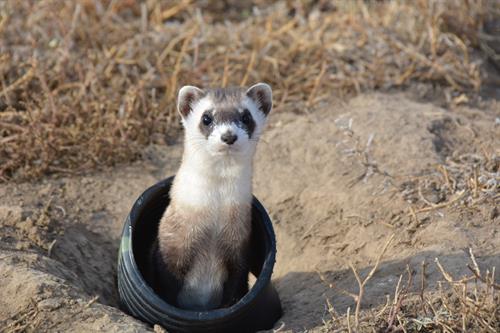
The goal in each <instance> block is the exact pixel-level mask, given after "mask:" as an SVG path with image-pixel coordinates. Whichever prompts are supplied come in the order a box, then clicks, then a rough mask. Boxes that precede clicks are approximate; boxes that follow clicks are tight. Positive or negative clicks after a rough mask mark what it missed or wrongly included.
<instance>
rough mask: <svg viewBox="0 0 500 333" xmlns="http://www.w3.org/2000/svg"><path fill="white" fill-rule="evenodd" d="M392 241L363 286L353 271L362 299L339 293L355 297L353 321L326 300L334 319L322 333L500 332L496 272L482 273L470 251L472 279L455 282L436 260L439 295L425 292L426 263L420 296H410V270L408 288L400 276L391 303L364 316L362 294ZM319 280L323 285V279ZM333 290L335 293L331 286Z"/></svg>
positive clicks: (417, 293)
mask: <svg viewBox="0 0 500 333" xmlns="http://www.w3.org/2000/svg"><path fill="white" fill-rule="evenodd" d="M391 240H392V237H391V238H390V239H389V241H388V242H387V243H386V245H385V246H384V249H383V250H382V251H381V254H380V256H379V258H378V259H377V263H376V264H375V266H374V267H373V269H372V270H371V271H370V272H369V274H368V275H367V276H366V277H365V278H364V279H363V280H362V279H360V278H359V274H358V272H357V270H356V269H355V268H354V266H352V265H351V268H352V270H353V273H354V276H355V278H356V280H357V281H358V284H359V292H358V294H357V295H356V294H352V293H349V292H346V291H344V290H340V292H341V293H343V294H347V295H350V296H352V297H353V300H354V302H355V306H354V308H355V311H354V315H353V313H352V312H351V308H348V309H347V311H346V313H345V314H339V313H338V312H337V311H336V310H335V308H334V307H333V305H332V303H331V302H330V301H329V300H327V305H328V311H329V314H330V318H329V319H328V320H326V321H325V324H324V327H323V328H322V330H323V331H325V332H349V333H350V332H385V333H394V332H423V333H426V332H450V333H454V332H463V333H464V332H491V333H495V332H498V331H499V329H500V284H498V283H497V282H496V281H495V267H493V268H492V269H491V270H486V271H481V270H480V268H479V265H478V264H477V261H476V258H475V256H474V253H473V252H472V250H471V249H469V255H470V261H471V263H470V264H469V265H467V267H468V268H469V270H470V272H471V273H470V274H469V275H468V276H464V277H462V278H460V279H457V278H454V277H452V275H451V274H450V273H449V272H447V271H446V269H445V268H444V267H443V266H442V265H441V263H440V261H439V259H438V258H436V259H435V264H436V266H437V267H438V269H439V271H440V272H441V274H442V277H443V281H439V282H438V286H439V288H438V291H427V290H426V286H427V284H428V283H427V281H426V273H425V272H426V265H427V264H426V263H422V269H421V276H420V281H419V285H420V288H419V289H420V290H418V291H411V288H412V285H413V279H414V272H413V271H412V270H411V269H410V267H408V266H407V270H406V283H405V282H402V281H403V275H404V274H402V275H401V276H400V277H399V280H398V283H397V285H396V287H395V290H394V295H393V296H392V297H391V296H388V297H387V302H386V304H385V305H383V306H381V307H379V308H377V309H370V310H365V311H360V310H359V309H360V308H361V305H362V301H363V297H362V296H363V293H364V290H365V287H366V284H367V282H368V281H369V280H370V279H371V277H372V276H373V275H374V274H375V273H376V270H377V268H378V264H379V262H380V259H381V258H382V256H383V254H384V253H385V250H386V249H387V246H388V244H389V243H390V241H391ZM320 277H321V278H322V279H323V281H325V278H324V277H323V276H321V274H320ZM330 287H332V288H335V286H334V285H333V284H330Z"/></svg>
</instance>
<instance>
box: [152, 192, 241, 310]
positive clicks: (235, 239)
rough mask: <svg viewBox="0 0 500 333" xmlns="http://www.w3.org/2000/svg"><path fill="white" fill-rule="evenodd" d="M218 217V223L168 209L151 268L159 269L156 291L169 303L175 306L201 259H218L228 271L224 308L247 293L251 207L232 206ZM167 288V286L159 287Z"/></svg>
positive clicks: (197, 214)
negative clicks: (189, 274)
mask: <svg viewBox="0 0 500 333" xmlns="http://www.w3.org/2000/svg"><path fill="white" fill-rule="evenodd" d="M217 215H218V216H219V218H217V219H215V218H214V217H213V216H211V215H210V213H209V212H206V211H202V210H200V211H193V208H192V207H189V208H187V207H179V206H178V205H177V204H176V203H175V202H174V201H173V202H171V203H170V205H169V206H168V208H167V211H166V212H165V214H164V216H163V218H162V219H161V221H160V226H159V230H158V243H157V245H156V246H155V247H154V248H153V251H152V253H151V256H152V258H151V259H152V261H153V262H152V263H151V264H152V267H156V268H157V270H156V272H153V274H154V275H156V278H155V282H156V283H155V285H156V290H157V291H158V292H159V293H160V295H161V296H163V297H164V298H165V299H166V300H167V301H168V302H169V303H171V304H174V305H176V302H177V300H176V296H177V294H178V292H179V291H180V289H181V288H182V285H183V281H184V279H185V277H186V274H187V273H188V272H189V269H190V268H191V265H192V263H193V261H194V260H195V259H200V257H202V258H201V259H202V260H205V259H206V260H210V258H213V256H214V255H215V257H216V258H217V261H219V264H220V267H221V269H225V272H224V273H225V275H226V276H227V278H226V282H225V284H224V291H223V299H222V304H221V305H222V306H229V305H231V304H233V303H234V302H236V301H237V300H238V299H239V298H241V297H242V296H243V295H244V294H245V293H246V292H247V291H248V285H247V277H248V270H249V268H248V266H249V263H248V245H249V240H250V233H251V206H250V205H248V206H229V207H226V208H225V209H224V211H221V212H218V214H217ZM203 258H205V259H203ZM212 260H213V259H212ZM242 281H243V282H244V284H243V282H242ZM164 284H168V286H164V287H162V286H160V285H164Z"/></svg>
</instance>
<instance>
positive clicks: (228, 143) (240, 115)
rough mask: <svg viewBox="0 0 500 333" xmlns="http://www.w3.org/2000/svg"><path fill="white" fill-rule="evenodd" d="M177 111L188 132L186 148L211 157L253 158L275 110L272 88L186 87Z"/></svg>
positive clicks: (180, 92)
mask: <svg viewBox="0 0 500 333" xmlns="http://www.w3.org/2000/svg"><path fill="white" fill-rule="evenodd" d="M177 108H178V111H179V113H180V114H181V116H182V124H183V126H184V129H185V131H186V147H189V148H190V149H192V150H193V151H194V152H195V153H206V154H209V155H211V156H220V157H223V156H250V155H251V154H253V152H254V151H255V146H256V145H257V142H258V140H259V137H260V134H261V132H262V130H263V128H264V125H265V123H266V118H267V115H268V114H269V112H270V111H271V108H272V91H271V87H270V86H269V85H267V84H265V83H258V84H256V85H254V86H252V87H250V88H249V89H243V88H221V89H206V90H202V89H199V88H197V87H193V86H184V87H182V88H181V89H180V91H179V96H178V102H177Z"/></svg>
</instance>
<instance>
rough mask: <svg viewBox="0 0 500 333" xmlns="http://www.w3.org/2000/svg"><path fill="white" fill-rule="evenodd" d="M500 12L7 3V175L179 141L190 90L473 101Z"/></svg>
mask: <svg viewBox="0 0 500 333" xmlns="http://www.w3.org/2000/svg"><path fill="white" fill-rule="evenodd" d="M499 11H500V9H499V5H498V2H495V1H479V2H467V1H415V2H413V1H412V2H402V1H401V2H400V1H393V2H377V3H371V2H361V1H360V2H355V3H354V2H339V3H336V4H334V5H333V4H331V3H330V2H328V1H280V2H277V3H274V4H272V5H270V4H269V3H267V2H266V1H254V2H247V3H245V4H241V3H239V2H235V1H229V0H228V1H223V2H219V1H202V2H199V3H198V2H197V3H196V4H195V3H194V2H192V1H188V0H182V1H153V0H149V1H144V2H141V1H135V0H127V1H91V0H79V1H60V0H44V1H14V0H7V1H2V3H1V4H0V51H1V52H0V181H7V180H10V179H15V180H23V179H34V178H36V177H39V176H41V175H42V174H47V173H49V174H50V173H75V172H80V171H85V170H89V169H92V168H96V167H101V166H106V165H112V164H114V163H117V162H123V161H130V160H134V159H136V158H138V157H139V156H140V152H141V147H143V146H144V145H146V144H149V143H164V142H165V141H168V138H172V137H176V136H177V134H178V131H177V129H178V125H177V116H176V112H175V110H174V104H175V103H174V99H175V95H176V92H177V90H178V88H179V87H180V86H181V85H183V84H186V83H190V84H197V85H201V86H215V85H217V86H220V85H221V86H226V85H245V84H250V83H252V82H255V81H267V82H269V83H271V85H272V86H273V88H274V92H275V100H276V111H278V112H279V111H283V110H287V111H293V112H304V111H307V110H309V109H311V108H312V107H313V106H314V105H316V104H318V103H321V102H325V101H326V100H328V99H330V98H332V96H337V97H343V96H346V95H352V94H356V93H359V92H361V91H364V90H370V89H389V88H393V87H405V86H407V85H409V84H410V83H412V82H416V81H419V82H425V83H433V84H436V85H438V86H441V87H443V89H445V90H446V95H447V96H448V99H449V102H450V103H464V102H466V101H467V100H468V97H467V96H468V95H469V96H471V95H474V94H475V93H477V91H478V90H479V89H480V87H481V84H482V77H483V76H482V74H481V64H482V61H483V60H484V59H483V56H482V54H484V55H485V56H484V57H486V56H489V57H490V58H491V59H495V58H494V57H495V56H496V54H494V53H495V50H494V48H492V46H491V45H492V44H491V40H492V39H491V38H492V37H491V36H492V32H490V33H488V31H490V30H491V29H490V30H488V29H483V26H485V22H486V23H489V22H491V18H492V17H498V14H499ZM495 15H496V16H495ZM489 26H491V24H490V25H487V26H486V27H489ZM488 45H489V46H488ZM493 46H494V45H493ZM486 47H489V49H488V50H489V51H488V52H487V53H481V51H480V50H485V49H486Z"/></svg>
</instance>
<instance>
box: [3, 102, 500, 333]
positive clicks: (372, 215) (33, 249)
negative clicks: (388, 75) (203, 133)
mask: <svg viewBox="0 0 500 333" xmlns="http://www.w3.org/2000/svg"><path fill="white" fill-rule="evenodd" d="M499 111H500V109H498V108H496V109H494V108H493V109H488V110H476V109H470V108H457V109H454V110H444V109H441V108H439V107H436V106H434V105H432V104H422V103H417V102H413V101H411V100H410V99H408V98H406V97H405V96H404V95H401V94H397V95H382V94H375V95H367V96H359V97H357V98H355V99H353V100H351V101H350V102H349V103H347V104H342V103H340V102H339V103H336V102H332V103H331V104H328V105H325V106H324V107H323V108H322V109H319V110H317V111H314V112H311V113H307V114H302V115H293V114H290V113H280V112H277V113H274V114H273V115H272V117H271V123H270V126H269V128H268V131H267V132H266V134H265V135H264V137H263V140H262V142H261V144H260V147H259V150H258V153H257V158H256V163H255V194H256V195H257V197H258V198H259V199H260V200H261V201H262V202H263V203H264V205H265V207H266V208H267V210H268V211H269V212H270V214H271V216H272V218H273V221H274V223H275V229H276V234H277V241H278V258H277V263H276V267H275V273H274V283H275V284H276V286H277V288H278V291H279V293H280V296H281V298H282V302H283V306H284V311H285V314H284V316H283V318H282V319H281V322H282V323H279V324H278V325H277V327H280V326H281V327H282V328H281V329H282V331H286V330H289V331H303V330H312V331H315V330H317V331H321V330H325V329H326V328H325V324H324V322H326V321H328V320H329V319H330V315H331V313H330V312H329V307H328V303H327V300H328V301H329V302H330V303H331V304H332V305H333V306H334V307H335V309H336V311H338V312H340V313H344V311H345V310H346V309H347V308H348V307H350V308H351V310H352V309H353V306H354V305H355V303H354V301H353V299H352V298H351V297H350V296H348V295H347V294H346V293H343V292H341V291H347V292H352V293H357V284H356V280H355V279H354V275H353V273H352V271H351V269H350V268H349V265H348V264H349V263H352V264H353V265H354V266H355V267H357V269H358V271H359V272H360V274H361V275H362V276H365V275H366V274H367V273H368V271H369V270H370V269H371V267H373V265H374V264H375V262H376V260H377V258H378V256H379V254H380V250H381V248H382V247H383V245H384V244H385V243H386V241H387V239H388V238H389V236H390V235H392V234H395V236H394V240H393V242H392V244H391V245H390V246H389V248H388V250H387V252H386V253H385V256H384V258H383V260H382V262H381V264H380V266H379V269H378V270H377V272H376V273H375V275H374V276H373V278H372V279H371V280H370V281H369V283H368V285H367V286H366V291H365V295H364V301H363V304H362V309H364V310H366V311H371V310H372V309H375V308H377V307H379V306H381V305H383V304H384V303H385V300H386V295H388V294H392V293H393V291H394V288H395V284H396V283H397V281H398V277H399V275H400V274H402V273H404V272H405V270H406V265H407V264H408V265H409V266H410V267H412V269H414V270H415V273H416V274H417V275H418V274H420V273H422V272H421V271H420V269H421V263H422V261H426V262H428V266H427V269H426V278H427V284H428V285H427V289H429V290H433V289H434V287H435V286H436V283H437V281H439V280H441V279H442V275H441V273H440V271H439V269H438V267H437V266H436V265H435V264H433V260H434V258H435V257H439V258H440V262H441V264H442V265H443V266H444V267H446V269H447V270H448V271H449V273H450V274H452V275H453V276H455V277H460V276H462V275H464V274H465V273H466V272H468V269H467V266H466V264H467V254H466V252H465V251H464V250H466V249H467V248H469V247H470V248H472V249H473V250H474V252H475V254H476V256H477V260H478V263H479V265H480V267H482V268H486V267H492V266H497V267H499V266H500V254H499V252H498V251H499V250H498V249H500V237H498V234H499V230H500V219H499V217H498V211H497V210H496V208H495V207H496V206H495V200H498V164H499V161H498V154H499V151H498V148H499V147H498V141H499V140H498V139H499V136H498V125H497V124H496V123H495V117H498V115H499ZM493 138H495V139H493ZM495 145H496V146H495ZM181 153H182V147H181V144H180V143H177V144H174V145H172V146H151V147H150V148H148V150H147V151H145V152H144V157H145V159H144V161H143V162H140V163H139V162H138V163H135V164H133V165H130V166H127V167H119V168H115V169H110V170H107V171H104V172H100V173H95V174H90V175H86V176H78V177H63V178H45V179H43V180H40V181H39V182H37V183H34V184H32V183H23V184H8V183H7V184H4V185H2V187H1V188H0V198H2V206H0V235H1V236H0V237H1V238H0V279H1V280H2V285H1V286H0V322H2V323H3V324H2V326H1V327H0V330H2V331H6V332H9V331H14V330H16V329H17V330H26V331H37V330H38V331H47V330H57V331H67V330H73V331H76V330H93V331H109V332H118V331H120V332H135V331H144V330H148V329H151V328H150V327H147V326H145V325H144V324H142V323H140V322H138V321H136V320H135V319H133V318H131V317H129V316H127V315H125V314H124V313H122V312H120V311H119V310H118V309H117V308H116V306H117V296H116V288H115V270H116V260H117V250H118V242H119V237H120V232H121V227H122V223H123V220H124V218H125V217H126V215H127V213H128V211H129V209H130V207H131V206H132V203H133V201H134V200H135V199H136V198H137V196H138V195H139V194H140V193H141V192H142V191H143V190H144V189H145V188H146V187H148V186H150V185H152V184H154V183H155V182H156V181H158V180H159V179H161V178H163V177H165V176H169V175H171V174H173V173H174V172H175V170H176V168H177V166H178V164H179V162H180V157H181ZM441 168H444V169H441ZM443 170H445V171H443ZM445 174H446V175H447V176H445ZM495 181H496V183H495ZM416 287H417V283H416V282H415V283H414V285H413V288H416Z"/></svg>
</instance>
